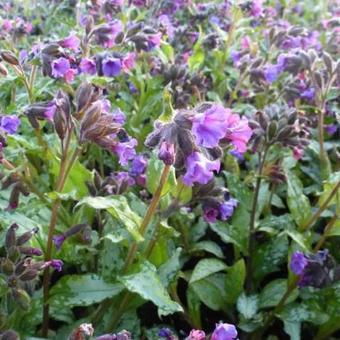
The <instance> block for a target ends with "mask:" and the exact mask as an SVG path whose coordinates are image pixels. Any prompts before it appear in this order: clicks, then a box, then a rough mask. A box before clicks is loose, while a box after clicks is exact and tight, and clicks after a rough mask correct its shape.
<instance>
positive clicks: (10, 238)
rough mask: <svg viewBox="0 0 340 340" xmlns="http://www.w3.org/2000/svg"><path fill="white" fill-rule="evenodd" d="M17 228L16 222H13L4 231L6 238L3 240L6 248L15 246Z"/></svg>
mask: <svg viewBox="0 0 340 340" xmlns="http://www.w3.org/2000/svg"><path fill="white" fill-rule="evenodd" d="M18 228H19V226H18V225H17V224H16V223H13V224H12V225H11V226H10V227H9V229H8V231H7V233H6V240H5V246H6V249H7V250H8V249H10V248H11V247H13V246H15V244H16V235H15V234H16V230H17V229H18Z"/></svg>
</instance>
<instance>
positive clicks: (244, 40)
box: [241, 35, 251, 50]
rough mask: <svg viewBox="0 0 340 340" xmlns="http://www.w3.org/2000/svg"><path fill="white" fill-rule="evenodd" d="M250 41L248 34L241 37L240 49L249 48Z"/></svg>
mask: <svg viewBox="0 0 340 340" xmlns="http://www.w3.org/2000/svg"><path fill="white" fill-rule="evenodd" d="M250 43H251V40H250V38H249V36H248V35H246V36H244V37H242V39H241V47H242V49H244V50H249V49H250Z"/></svg>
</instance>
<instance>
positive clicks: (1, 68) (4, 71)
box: [0, 63, 8, 77]
mask: <svg viewBox="0 0 340 340" xmlns="http://www.w3.org/2000/svg"><path fill="white" fill-rule="evenodd" d="M0 74H2V75H3V76H4V77H6V76H7V75H8V71H7V68H6V66H5V65H4V64H1V63H0Z"/></svg>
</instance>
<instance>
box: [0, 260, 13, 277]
mask: <svg viewBox="0 0 340 340" xmlns="http://www.w3.org/2000/svg"><path fill="white" fill-rule="evenodd" d="M1 271H2V272H3V273H4V274H6V275H12V274H13V272H14V263H13V262H12V261H11V260H10V259H7V258H2V259H1Z"/></svg>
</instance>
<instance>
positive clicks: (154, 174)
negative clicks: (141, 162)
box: [146, 154, 177, 196]
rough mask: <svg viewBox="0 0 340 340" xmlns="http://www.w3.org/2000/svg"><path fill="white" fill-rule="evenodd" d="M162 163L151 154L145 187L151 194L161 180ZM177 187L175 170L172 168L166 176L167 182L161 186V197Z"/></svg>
mask: <svg viewBox="0 0 340 340" xmlns="http://www.w3.org/2000/svg"><path fill="white" fill-rule="evenodd" d="M163 168H164V163H163V162H162V161H161V160H159V159H158V158H157V156H156V155H155V154H152V156H151V158H150V160H149V163H148V168H147V170H146V187H147V189H148V191H149V192H150V193H151V194H154V193H155V191H156V190H157V188H158V185H159V181H160V179H161V175H162V171H163ZM176 185H177V182H176V176H175V169H174V168H173V167H172V168H171V170H170V173H169V176H168V179H167V181H166V182H165V184H164V186H163V190H162V193H161V196H164V195H166V194H167V193H168V192H169V191H170V190H171V188H173V187H175V186H176Z"/></svg>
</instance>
